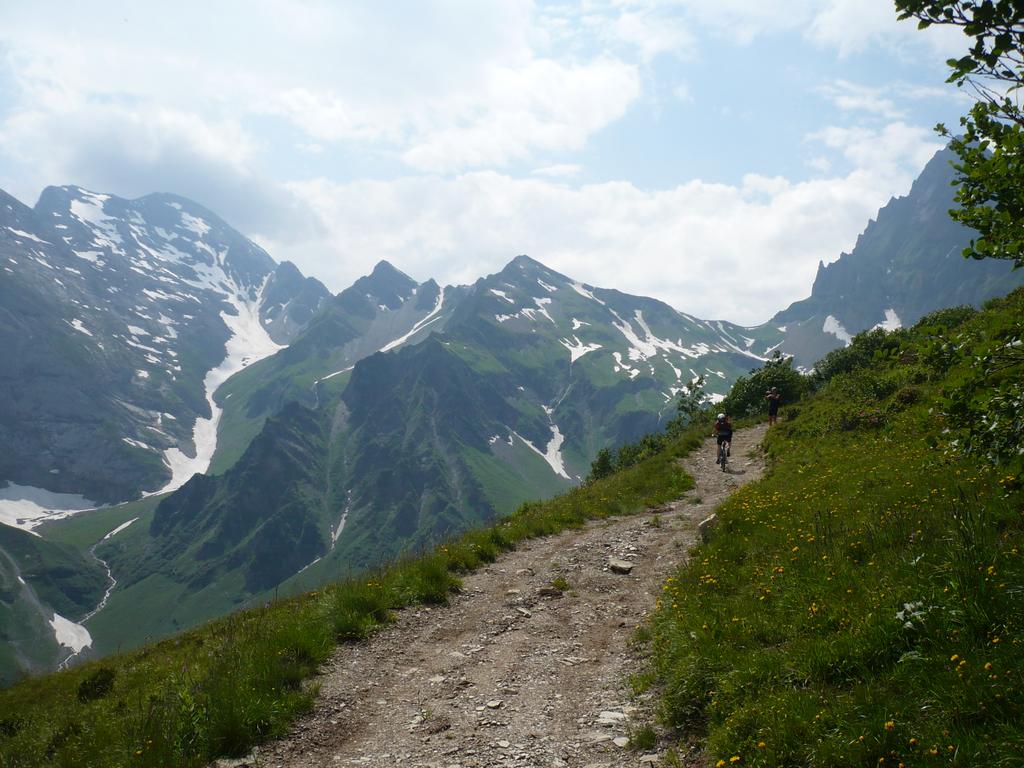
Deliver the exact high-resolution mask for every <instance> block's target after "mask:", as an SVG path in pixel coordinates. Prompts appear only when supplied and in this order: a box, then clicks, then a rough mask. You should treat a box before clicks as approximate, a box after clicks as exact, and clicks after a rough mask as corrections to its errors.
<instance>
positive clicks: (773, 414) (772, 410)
mask: <svg viewBox="0 0 1024 768" xmlns="http://www.w3.org/2000/svg"><path fill="white" fill-rule="evenodd" d="M764 399H765V400H767V401H768V426H769V427H770V426H772V425H773V424H774V423H775V420H776V419H778V417H779V401H780V400H782V395H781V394H780V393H779V388H778V387H772V388H771V389H769V390H768V391H767V392H765V393H764Z"/></svg>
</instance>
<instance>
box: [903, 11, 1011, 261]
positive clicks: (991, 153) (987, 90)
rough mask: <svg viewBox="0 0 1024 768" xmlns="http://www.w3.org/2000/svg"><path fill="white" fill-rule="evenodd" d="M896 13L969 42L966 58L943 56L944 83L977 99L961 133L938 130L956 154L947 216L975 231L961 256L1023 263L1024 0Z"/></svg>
mask: <svg viewBox="0 0 1024 768" xmlns="http://www.w3.org/2000/svg"><path fill="white" fill-rule="evenodd" d="M896 11H897V14H898V17H899V18H900V19H909V18H915V19H917V21H918V26H919V27H920V28H922V29H924V28H927V27H930V26H933V25H939V26H951V27H956V28H959V29H960V30H962V31H963V33H964V34H965V35H966V36H967V37H968V38H969V39H970V41H971V45H970V48H969V50H968V51H967V53H966V54H965V55H964V56H962V57H960V58H958V59H949V60H948V61H947V64H948V65H949V67H950V75H949V78H948V79H947V82H950V83H956V84H957V86H958V87H964V86H967V88H968V89H969V90H970V91H971V92H972V93H973V95H974V97H975V99H976V101H975V104H974V106H972V107H971V110H970V111H969V112H968V113H967V114H966V115H964V116H963V117H962V118H960V128H961V132H960V133H959V135H954V133H953V132H952V131H950V130H948V129H947V128H946V126H944V125H941V124H940V125H939V126H937V128H936V130H937V131H938V132H939V133H940V134H941V135H942V136H945V137H946V138H948V139H949V140H950V142H949V145H950V147H951V148H952V149H953V151H954V152H956V154H957V155H958V156H959V158H960V162H959V163H958V164H956V165H955V166H954V167H955V168H956V170H957V171H958V172H959V174H960V176H959V178H958V179H957V182H956V183H957V184H958V187H959V188H958V190H957V197H956V199H957V202H958V203H959V205H960V207H959V208H954V209H953V210H951V211H950V212H949V213H950V216H951V217H952V218H953V219H955V220H956V221H959V222H961V223H962V224H965V225H966V226H968V227H970V228H972V229H974V230H976V231H977V232H978V235H979V236H978V237H977V238H975V239H973V240H972V241H971V243H970V245H969V246H968V247H967V249H965V250H964V255H965V256H971V257H973V258H976V259H983V258H987V257H993V258H997V259H1009V260H1011V261H1013V262H1014V266H1015V267H1020V266H1024V110H1022V108H1021V101H1020V92H1021V90H1020V89H1021V88H1022V86H1024V3H1022V2H1021V1H1020V0H896Z"/></svg>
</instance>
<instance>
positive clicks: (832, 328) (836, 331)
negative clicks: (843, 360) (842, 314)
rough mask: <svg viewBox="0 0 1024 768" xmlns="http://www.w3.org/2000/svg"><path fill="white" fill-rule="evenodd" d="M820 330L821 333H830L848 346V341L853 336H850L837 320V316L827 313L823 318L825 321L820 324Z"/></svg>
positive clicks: (849, 341)
mask: <svg viewBox="0 0 1024 768" xmlns="http://www.w3.org/2000/svg"><path fill="white" fill-rule="evenodd" d="M821 330H822V332H823V333H831V334H832V335H833V336H835V337H836V338H837V339H839V340H840V341H841V342H843V343H844V344H846V346H850V343H851V342H852V341H853V336H851V335H850V334H849V332H848V331H847V330H846V329H845V328H844V327H843V324H842V323H841V322H839V320H838V318H836V317H834V316H833V315H829V316H828V317H826V318H825V323H824V324H823V325H822V326H821Z"/></svg>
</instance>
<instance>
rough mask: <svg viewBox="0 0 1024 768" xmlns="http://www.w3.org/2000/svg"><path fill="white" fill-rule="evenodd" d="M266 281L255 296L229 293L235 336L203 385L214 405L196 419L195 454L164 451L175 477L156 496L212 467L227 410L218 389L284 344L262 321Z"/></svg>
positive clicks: (229, 321)
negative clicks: (207, 414)
mask: <svg viewBox="0 0 1024 768" xmlns="http://www.w3.org/2000/svg"><path fill="white" fill-rule="evenodd" d="M265 286H266V281H264V283H263V285H262V286H260V290H259V291H258V293H257V295H256V298H255V299H250V298H248V297H247V296H245V294H244V292H243V291H242V289H239V288H238V287H237V286H234V287H235V292H234V293H233V294H231V295H229V296H227V297H226V298H227V301H228V302H229V303H230V304H231V306H233V307H234V308H235V310H236V312H237V314H235V315H229V314H227V313H226V312H221V315H220V316H221V319H222V320H223V321H224V324H225V325H227V327H228V330H229V331H231V337H230V338H229V339H228V341H227V344H226V345H225V352H226V356H225V357H224V360H223V362H222V363H221V364H220V365H218V366H217V367H216V368H214V369H212V370H211V371H210V372H209V373H207V374H206V378H205V379H204V380H203V386H204V387H205V389H206V402H207V403H209V405H210V414H211V415H210V418H208V419H202V418H199V419H196V423H195V427H194V428H193V430H192V441H193V443H194V445H195V455H194V456H188V455H186V454H185V452H184V451H182V450H181V449H180V448H169V449H167V451H165V452H164V462H165V463H166V464H167V466H168V468H170V470H171V479H170V480H169V481H168V483H167V485H165V486H164V487H163V488H161V489H160V490H159V491H154V492H151V493H149V494H147V495H149V496H152V495H155V494H157V493H168V492H169V491H174V490H177V489H178V488H180V487H181V486H183V485H184V484H185V483H186V482H188V480H189V479H191V477H192V475H194V474H196V473H197V472H199V473H202V472H205V471H206V470H207V469H209V467H210V461H211V460H212V459H213V453H214V451H215V450H216V448H217V425H218V424H219V423H220V417H221V414H222V413H223V411H222V410H221V408H220V406H218V405H217V403H216V401H215V400H214V397H213V396H214V393H216V391H217V389H218V388H219V387H220V385H221V384H223V383H224V382H225V381H227V380H228V379H229V378H231V377H232V376H234V375H235V374H236V373H238V372H239V371H241V370H242V369H243V368H245V367H246V366H248V365H251V364H252V363H255V362H257V361H259V360H262V359H264V358H266V357H270V356H271V355H272V354H274V353H275V352H277V351H278V350H280V349H283V348H284V347H283V345H281V344H277V343H276V342H275V341H274V340H273V339H271V338H270V334H268V333H267V330H266V329H265V328H264V327H263V324H262V323H260V311H259V307H260V303H261V298H262V296H263V288H264V287H265Z"/></svg>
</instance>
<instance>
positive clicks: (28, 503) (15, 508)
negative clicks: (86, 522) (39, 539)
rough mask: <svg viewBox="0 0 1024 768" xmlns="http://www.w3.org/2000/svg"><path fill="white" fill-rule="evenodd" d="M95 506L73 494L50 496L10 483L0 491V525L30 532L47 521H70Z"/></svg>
mask: <svg viewBox="0 0 1024 768" xmlns="http://www.w3.org/2000/svg"><path fill="white" fill-rule="evenodd" d="M96 506H97V504H96V502H95V501H90V500H89V499H87V498H85V497H84V496H79V495H77V494H73V493H54V492H53V491H48V490H46V489H45V488H34V487H32V486H30V485H16V484H14V483H10V484H9V485H8V486H7V487H6V488H0V523H4V524H5V525H10V526H13V527H15V528H21V529H22V530H23V531H32V529H33V528H35V527H37V526H38V525H40V524H41V523H44V522H46V521H47V520H56V519H59V518H62V517H70V516H71V515H73V514H75V513H76V512H82V511H83V510H87V509H95V508H96Z"/></svg>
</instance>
